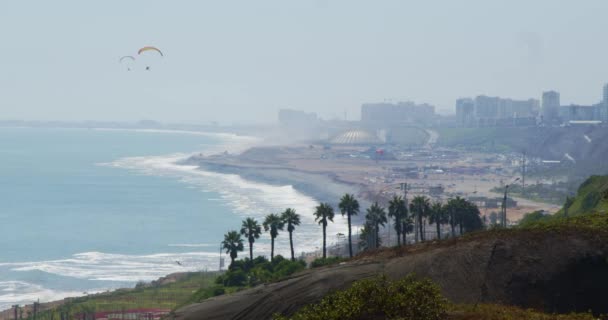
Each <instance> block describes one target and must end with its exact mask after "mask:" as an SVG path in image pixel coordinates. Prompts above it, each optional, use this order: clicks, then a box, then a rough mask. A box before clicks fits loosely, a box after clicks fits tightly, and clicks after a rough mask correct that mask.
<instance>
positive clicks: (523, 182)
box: [521, 151, 526, 196]
mask: <svg viewBox="0 0 608 320" xmlns="http://www.w3.org/2000/svg"><path fill="white" fill-rule="evenodd" d="M521 194H522V195H524V196H525V195H526V151H524V153H523V156H522V162H521Z"/></svg>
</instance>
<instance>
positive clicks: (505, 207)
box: [501, 178, 519, 228]
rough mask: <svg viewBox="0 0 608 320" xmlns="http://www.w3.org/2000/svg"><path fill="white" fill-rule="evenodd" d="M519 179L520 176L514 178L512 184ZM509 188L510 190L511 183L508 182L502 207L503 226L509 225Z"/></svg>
mask: <svg viewBox="0 0 608 320" xmlns="http://www.w3.org/2000/svg"><path fill="white" fill-rule="evenodd" d="M517 181H519V178H517V179H515V180H513V181H512V182H511V184H513V183H515V182H517ZM508 190H509V185H508V184H507V185H506V186H505V195H504V197H503V199H502V208H501V209H502V217H501V218H502V227H503V228H506V227H507V192H508Z"/></svg>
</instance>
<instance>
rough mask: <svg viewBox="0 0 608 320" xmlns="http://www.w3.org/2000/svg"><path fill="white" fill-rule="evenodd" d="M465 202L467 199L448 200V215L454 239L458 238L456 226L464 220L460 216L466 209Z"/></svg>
mask: <svg viewBox="0 0 608 320" xmlns="http://www.w3.org/2000/svg"><path fill="white" fill-rule="evenodd" d="M464 202H465V199H463V198H461V197H456V198H453V199H450V200H448V203H447V204H446V211H447V212H448V213H447V214H448V219H449V223H450V228H451V231H452V237H455V236H456V225H457V224H460V221H461V220H462V219H461V217H460V216H461V213H462V209H463V207H464Z"/></svg>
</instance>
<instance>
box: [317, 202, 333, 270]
mask: <svg viewBox="0 0 608 320" xmlns="http://www.w3.org/2000/svg"><path fill="white" fill-rule="evenodd" d="M314 215H315V221H317V222H318V223H319V224H320V225H322V226H323V259H325V258H327V246H326V238H327V223H328V222H327V221H328V220H329V221H331V222H334V208H332V207H331V205H329V203H321V204H319V205H318V206H317V208H316V210H315V212H314Z"/></svg>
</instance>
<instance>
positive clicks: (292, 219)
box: [222, 194, 481, 263]
mask: <svg viewBox="0 0 608 320" xmlns="http://www.w3.org/2000/svg"><path fill="white" fill-rule="evenodd" d="M338 208H339V209H340V213H341V215H342V216H346V217H347V223H348V252H349V256H350V257H351V258H352V256H353V248H352V217H353V216H356V215H358V214H359V210H360V206H359V201H358V200H357V199H356V198H355V197H354V196H353V195H351V194H345V195H344V196H343V197H342V198H341V199H340V203H339V204H338ZM314 216H315V221H317V222H318V224H319V225H321V226H322V229H323V258H326V257H327V245H326V244H327V242H326V240H327V226H328V224H329V222H333V219H334V217H335V213H334V209H333V207H332V206H331V205H330V204H328V203H320V204H319V205H318V206H317V207H316V208H315V211H314ZM389 217H390V218H392V219H393V221H394V225H393V227H394V229H395V231H396V232H397V244H398V245H399V246H401V245H402V243H403V244H405V243H406V236H407V233H409V232H412V231H413V227H414V219H415V220H416V221H417V223H416V225H417V226H418V228H419V230H418V232H417V233H418V234H419V235H420V240H421V241H424V240H425V236H424V234H425V232H424V225H425V224H426V221H427V219H428V222H429V223H430V224H435V225H436V228H437V238H438V239H441V225H442V224H448V223H449V224H450V226H451V233H452V236H455V235H456V233H455V228H456V226H458V227H459V231H460V232H459V234H463V233H464V232H466V231H473V230H475V229H477V228H479V227H480V226H481V219H480V218H479V210H478V209H477V206H476V205H475V204H473V203H471V202H469V201H467V200H465V199H463V198H460V197H456V198H454V199H450V200H449V201H447V203H445V204H441V203H439V202H436V203H433V204H431V201H430V199H429V198H427V197H425V196H416V197H414V198H413V199H412V202H411V203H410V205H409V208H408V206H407V205H406V201H405V200H404V199H403V198H402V197H400V196H395V197H393V199H392V200H390V201H389V206H388V214H387V212H386V210H385V208H383V207H382V206H380V205H379V204H378V203H377V202H376V203H374V204H373V205H372V206H371V207H369V208H368V209H367V211H366V215H365V221H366V223H365V226H364V232H373V233H374V235H375V239H376V243H378V244H379V243H380V227H381V226H385V225H386V224H387V223H388V218H389ZM299 225H300V215H299V214H297V213H296V210H295V209H292V208H287V209H286V210H285V211H283V212H282V213H280V214H275V213H271V214H269V215H267V216H266V217H265V218H264V221H263V223H262V225H260V224H259V223H258V221H257V220H255V219H253V218H246V219H245V220H243V223H242V226H241V229H240V232H237V231H236V230H232V231H229V232H228V233H226V234H225V235H224V241H222V248H223V249H224V250H226V253H227V254H230V259H231V263H232V262H234V260H235V259H236V258H237V255H238V252H239V251H243V250H244V243H243V239H242V238H241V236H243V237H244V238H245V239H246V240H247V242H248V243H249V259H251V260H253V244H254V243H255V241H256V239H259V238H260V235H261V234H262V227H263V229H264V231H266V232H269V233H270V248H271V249H270V259H271V260H272V259H273V258H274V242H275V239H276V238H277V237H278V235H279V231H282V230H284V228H285V227H287V232H288V233H289V246H290V249H291V260H295V255H294V245H293V232H294V231H295V229H296V226H299ZM416 241H418V237H416Z"/></svg>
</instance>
